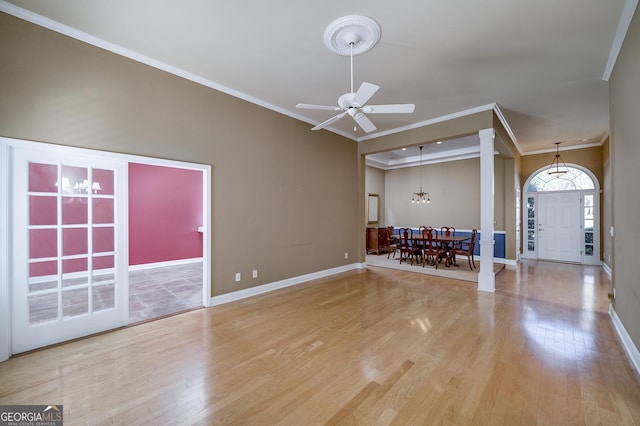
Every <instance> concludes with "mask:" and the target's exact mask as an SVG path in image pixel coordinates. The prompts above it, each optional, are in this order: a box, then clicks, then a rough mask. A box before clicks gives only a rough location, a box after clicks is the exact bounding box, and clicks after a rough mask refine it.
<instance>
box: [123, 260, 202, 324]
mask: <svg viewBox="0 0 640 426" xmlns="http://www.w3.org/2000/svg"><path fill="white" fill-rule="evenodd" d="M200 306H202V262H196V263H189V264H186V265H177V266H165V267H161V268H152V269H142V270H139V271H131V272H129V323H130V324H131V323H136V322H140V321H146V320H148V319H151V318H156V317H161V316H164V315H168V314H172V313H176V312H180V311H185V310H188V309H193V308H197V307H200Z"/></svg>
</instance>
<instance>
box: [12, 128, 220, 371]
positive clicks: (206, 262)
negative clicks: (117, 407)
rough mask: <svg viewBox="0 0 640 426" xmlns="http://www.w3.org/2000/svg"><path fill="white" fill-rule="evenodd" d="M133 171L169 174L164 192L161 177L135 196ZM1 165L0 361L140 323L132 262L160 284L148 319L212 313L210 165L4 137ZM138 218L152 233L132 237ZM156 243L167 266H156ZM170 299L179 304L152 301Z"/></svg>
mask: <svg viewBox="0 0 640 426" xmlns="http://www.w3.org/2000/svg"><path fill="white" fill-rule="evenodd" d="M136 164H137V165H139V166H140V167H143V168H147V169H151V168H155V169H162V170H163V171H164V172H168V173H167V175H168V176H169V178H168V180H169V181H170V182H171V184H167V183H166V182H162V181H161V180H160V179H159V178H158V177H157V176H156V177H155V178H154V180H153V182H144V181H142V183H141V184H139V185H138V186H139V187H138V188H137V190H138V192H137V193H136V190H134V189H133V188H134V185H135V184H136V176H135V173H132V171H131V170H132V165H136ZM0 165H1V166H2V167H1V170H2V173H3V174H2V177H3V179H2V182H1V185H0V199H1V200H2V205H1V207H0V219H1V220H0V234H2V235H5V236H6V238H3V242H2V245H1V246H0V266H1V270H2V274H0V294H3V295H6V296H7V297H2V298H0V308H2V309H0V324H2V326H0V361H2V360H5V359H7V358H8V357H9V356H10V355H12V354H16V353H20V352H24V351H28V350H31V349H36V348H39V347H43V346H47V345H51V344H55V343H59V342H63V341H66V340H71V339H75V338H78V337H83V336H87V335H90V334H94V333H97V332H102V331H106V330H110V329H113V328H117V327H121V326H124V325H128V324H130V323H131V322H136V321H135V320H134V321H132V319H133V318H132V317H131V316H130V313H131V312H133V309H131V306H130V305H131V301H130V295H132V293H133V291H132V289H133V288H130V287H129V284H130V281H131V276H132V275H134V274H135V273H136V271H135V270H134V271H132V272H130V266H131V265H132V264H133V263H134V262H137V265H136V266H138V267H140V265H142V264H144V265H145V266H146V268H144V269H147V270H148V271H147V272H145V274H146V273H149V271H151V270H154V274H156V275H155V276H156V277H157V275H158V273H159V272H162V273H163V283H164V284H163V286H164V287H163V288H164V290H165V293H163V291H162V289H160V288H156V289H151V292H149V293H148V294H153V295H154V297H155V298H156V301H157V302H158V303H157V304H155V305H153V306H155V307H156V309H155V311H154V310H152V312H151V315H148V316H147V317H146V318H144V319H148V318H150V317H158V316H165V315H167V314H169V313H171V312H179V311H184V310H188V309H192V308H193V307H199V306H205V307H206V306H210V299H211V289H210V286H209V285H208V283H209V282H210V278H209V277H210V256H209V251H210V247H211V243H210V234H209V232H208V229H209V226H210V209H211V203H210V200H209V194H210V187H211V181H210V180H211V170H210V166H206V165H199V164H191V163H184V162H177V161H172V160H162V159H153V158H147V157H139V156H131V155H125V154H117V153H109V152H103V151H94V150H88V149H81V148H71V147H65V146H60V145H52V144H45V143H38V142H31V141H22V140H15V139H9V138H0ZM180 174H182V175H189V176H190V177H191V179H192V180H191V181H190V182H186V183H185V181H181V180H180V179H178V178H176V175H180ZM170 188H174V189H173V190H171V189H170ZM130 192H133V193H134V194H133V197H130V196H129V194H130ZM140 192H143V193H144V195H149V194H152V193H154V192H156V193H160V194H162V195H164V199H165V200H167V199H169V200H170V203H169V204H172V205H173V207H174V209H173V210H171V208H169V207H166V206H157V205H152V204H150V203H148V202H147V203H146V204H144V203H143V204H137V203H138V201H141V200H144V198H145V197H144V196H141V195H140ZM186 193H191V194H192V198H193V199H194V200H195V207H194V206H193V205H192V206H190V208H187V205H186V204H187V203H185V202H184V200H183V199H182V198H181V197H182V196H183V195H184V194H186ZM132 198H134V199H135V202H131V200H132ZM167 213H168V214H167ZM140 217H141V218H142V221H143V222H144V223H148V224H152V225H154V226H155V228H153V229H152V230H151V231H150V232H147V233H146V234H145V233H144V232H143V233H141V234H137V232H138V231H139V230H140V229H139V228H140V226H139V225H137V224H136V222H135V221H134V222H132V220H133V219H135V218H138V219H139V218H140ZM158 221H160V223H158ZM167 221H168V222H167ZM184 226H187V227H188V228H189V232H186V231H185V229H184ZM147 231H148V230H147ZM172 232H173V234H172ZM186 234H190V235H186ZM187 241H188V242H189V243H190V247H191V249H190V250H191V251H189V250H186V251H185V242H187ZM139 243H141V244H142V246H141V247H142V250H140V247H139V246H136V244H139ZM163 244H164V246H165V248H166V247H167V246H168V247H169V248H170V251H169V252H170V253H172V255H174V256H173V257H170V258H164V259H160V260H158V258H155V259H156V260H155V261H151V260H150V259H152V258H151V257H149V255H150V254H154V253H156V252H157V249H158V248H162V247H163ZM194 247H195V248H194ZM176 252H180V253H182V254H181V255H178V256H175V253H176ZM136 253H138V255H139V256H138V257H136ZM130 254H131V255H132V257H131V258H130ZM134 259H137V261H135V260H134ZM132 260H134V262H132ZM140 268H142V267H140ZM133 269H135V268H133ZM176 277H179V279H176ZM158 282H160V281H159V280H158ZM169 284H171V286H170V287H167V286H168V285H169ZM166 292H168V293H169V295H170V296H171V297H172V298H174V299H175V300H176V301H172V300H170V299H169V298H164V299H163V298H161V297H159V296H161V295H162V294H165V295H166ZM186 301H188V302H189V304H186ZM147 302H149V300H147ZM150 306H151V305H150ZM160 307H161V308H160ZM168 308H170V311H169V310H167V309H168ZM159 309H162V311H159ZM140 319H143V318H140Z"/></svg>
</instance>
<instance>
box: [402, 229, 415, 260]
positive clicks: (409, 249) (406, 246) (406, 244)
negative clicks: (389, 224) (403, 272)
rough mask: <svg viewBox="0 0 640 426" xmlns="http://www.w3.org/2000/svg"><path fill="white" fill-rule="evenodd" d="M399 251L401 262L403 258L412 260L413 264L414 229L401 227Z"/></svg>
mask: <svg viewBox="0 0 640 426" xmlns="http://www.w3.org/2000/svg"><path fill="white" fill-rule="evenodd" d="M398 251H399V252H400V263H402V261H403V260H404V261H409V260H411V264H412V265H413V254H414V253H413V251H414V246H413V229H411V228H400V233H399V239H398Z"/></svg>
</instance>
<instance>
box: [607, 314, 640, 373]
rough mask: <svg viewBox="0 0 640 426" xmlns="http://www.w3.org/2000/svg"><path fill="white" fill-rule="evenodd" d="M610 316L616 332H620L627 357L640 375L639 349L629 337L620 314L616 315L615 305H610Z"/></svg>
mask: <svg viewBox="0 0 640 426" xmlns="http://www.w3.org/2000/svg"><path fill="white" fill-rule="evenodd" d="M609 316H610V317H611V320H612V321H613V326H614V327H615V329H616V331H617V332H618V336H619V337H620V340H621V341H622V346H624V349H625V351H626V352H627V356H628V357H629V359H630V360H631V364H633V367H634V368H635V369H636V373H637V374H640V352H638V348H636V345H635V344H634V343H633V340H631V336H629V333H627V330H625V328H624V325H623V324H622V322H621V321H620V318H619V317H618V314H617V313H616V311H615V309H613V305H609Z"/></svg>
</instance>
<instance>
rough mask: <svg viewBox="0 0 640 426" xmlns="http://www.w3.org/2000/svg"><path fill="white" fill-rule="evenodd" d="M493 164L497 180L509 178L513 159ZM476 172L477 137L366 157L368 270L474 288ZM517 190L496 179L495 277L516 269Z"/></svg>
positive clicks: (477, 264) (477, 219)
mask: <svg viewBox="0 0 640 426" xmlns="http://www.w3.org/2000/svg"><path fill="white" fill-rule="evenodd" d="M439 142H441V143H439ZM452 153H456V154H455V155H454V154H452ZM461 153H464V155H460V154H461ZM493 163H494V164H493V167H494V173H495V175H496V176H506V175H511V176H514V175H513V174H511V170H512V168H513V164H512V160H511V159H508V158H505V157H503V156H500V155H495V156H494V158H493ZM480 173H481V166H480V146H479V141H478V138H477V137H475V136H469V137H466V138H458V139H455V140H449V141H436V142H432V143H429V144H421V145H419V146H414V147H407V148H404V149H396V150H392V151H388V152H381V153H376V154H369V155H367V156H366V157H365V227H366V229H365V233H364V236H365V238H364V239H365V241H364V244H365V253H366V263H367V265H368V266H369V265H370V266H380V267H386V268H392V269H400V270H407V271H412V272H417V273H423V274H431V275H436V276H441V277H450V278H454V279H461V280H464V281H470V282H478V274H479V273H480V251H481V244H480V241H481V229H480V228H481V227H480V219H481V218H480V216H481V206H480V204H481V199H480V198H481V197H480V196H481V188H480V179H479V176H480ZM516 186H517V183H516V182H515V180H513V181H509V180H508V179H495V180H494V197H493V210H494V229H493V238H491V239H490V241H491V243H492V245H493V256H492V259H493V268H492V269H493V272H494V274H497V273H500V271H502V269H503V268H504V267H505V266H513V265H515V264H516V259H517V254H516V253H517V252H518V250H517V249H516V247H517V246H518V245H519V244H520V243H519V241H518V235H517V232H514V231H515V230H516V224H517V221H518V219H517V216H518V215H519V210H518V209H517V208H516V206H515V204H516V202H515V199H516V197H517V191H516V190H515V187H516ZM489 248H491V247H489ZM486 260H487V259H485V262H486ZM489 261H491V257H489ZM487 269H491V268H487Z"/></svg>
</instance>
